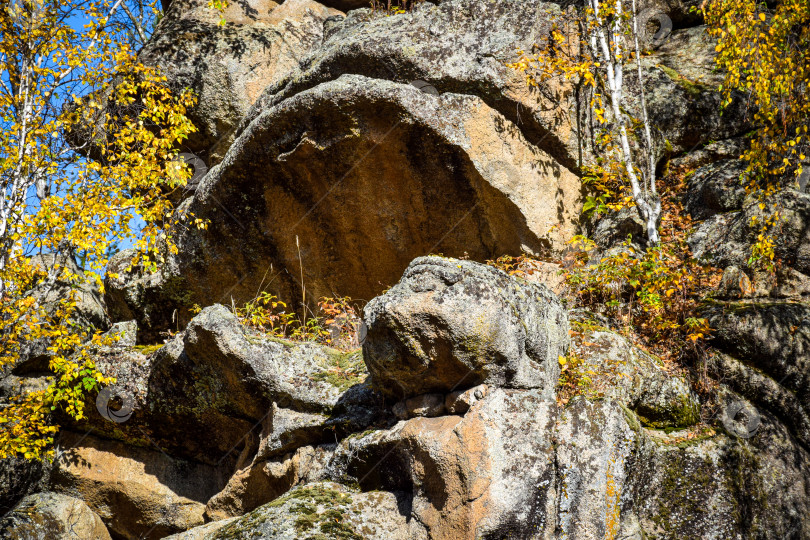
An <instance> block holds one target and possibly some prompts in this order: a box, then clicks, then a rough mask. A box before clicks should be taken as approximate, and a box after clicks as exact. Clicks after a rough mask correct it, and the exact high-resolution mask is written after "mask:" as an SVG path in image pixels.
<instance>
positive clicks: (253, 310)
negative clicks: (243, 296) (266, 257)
mask: <svg viewBox="0 0 810 540" xmlns="http://www.w3.org/2000/svg"><path fill="white" fill-rule="evenodd" d="M195 307H196V306H195ZM231 310H232V311H233V313H234V314H235V315H236V316H237V317H239V319H240V320H241V321H242V323H243V324H246V325H248V326H250V327H253V328H255V329H257V330H259V331H261V332H263V333H265V334H267V335H269V336H271V337H274V338H278V339H289V340H292V341H315V342H318V343H322V344H324V345H329V346H331V347H335V348H338V349H343V350H352V349H356V348H357V347H359V346H360V338H359V334H360V327H361V325H362V321H361V320H360V316H359V309H358V308H357V307H355V305H354V304H353V302H352V300H351V298H348V297H338V298H331V297H322V298H321V299H320V300H319V301H318V304H317V311H316V312H315V313H313V314H311V316H308V317H307V318H306V319H305V320H303V321H302V320H301V317H299V315H298V314H297V313H295V312H288V311H287V304H286V303H284V302H282V301H281V300H279V299H278V298H277V297H276V296H274V295H272V294H270V293H269V292H262V293H261V294H259V295H258V296H257V297H256V298H254V299H253V300H251V301H250V302H247V303H246V304H245V305H244V306H243V307H236V306H232V307H231ZM196 311H198V312H199V309H198V308H197V309H196ZM305 313H306V312H305Z"/></svg>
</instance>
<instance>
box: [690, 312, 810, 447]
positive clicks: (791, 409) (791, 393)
mask: <svg viewBox="0 0 810 540" xmlns="http://www.w3.org/2000/svg"><path fill="white" fill-rule="evenodd" d="M703 316H704V317H706V318H707V319H708V321H709V323H710V324H711V326H712V328H713V329H714V340H713V343H714V344H715V346H716V347H718V348H719V349H721V350H722V351H724V352H725V353H727V354H725V355H722V354H721V355H718V357H717V358H716V359H714V362H713V368H714V371H715V372H716V373H717V375H718V376H722V377H723V378H724V379H726V380H727V384H728V385H729V386H730V387H731V388H733V389H734V390H735V391H737V392H739V393H741V394H743V395H744V396H745V397H746V398H748V399H749V400H751V401H753V402H755V403H756V404H757V405H758V406H760V407H762V408H765V409H767V410H769V411H770V412H771V413H772V414H774V415H776V416H777V417H779V418H780V419H781V420H782V421H783V422H785V423H786V424H787V425H788V426H789V427H790V428H791V430H792V431H793V433H794V436H796V437H797V438H798V439H799V440H801V441H802V442H803V443H804V444H805V445H806V446H807V447H808V448H810V397H809V395H808V389H810V329H809V328H810V326H808V325H809V324H810V305H808V304H807V303H800V302H790V303H789V302H777V301H773V300H767V299H759V300H754V301H733V302H712V303H711V304H708V305H706V306H704V308H703Z"/></svg>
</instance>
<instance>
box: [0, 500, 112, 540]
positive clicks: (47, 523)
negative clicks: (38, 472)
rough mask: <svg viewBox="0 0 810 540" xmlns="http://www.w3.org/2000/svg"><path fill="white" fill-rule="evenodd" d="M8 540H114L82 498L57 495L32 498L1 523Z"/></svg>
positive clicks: (2, 530)
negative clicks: (81, 539) (82, 539)
mask: <svg viewBox="0 0 810 540" xmlns="http://www.w3.org/2000/svg"><path fill="white" fill-rule="evenodd" d="M0 536H2V537H3V538H5V539H6V540H74V539H76V538H87V539H92V540H111V538H110V533H109V532H108V531H107V528H106V527H105V526H104V523H102V521H101V518H99V517H98V515H96V514H95V513H94V512H93V511H92V510H91V509H90V508H89V507H88V506H87V505H86V504H85V503H84V502H82V501H81V500H80V499H76V498H73V497H69V496H67V495H59V494H57V493H37V494H34V495H29V496H28V497H26V498H25V499H23V500H22V501H20V503H19V504H18V505H17V506H15V507H14V509H13V510H12V511H11V512H9V513H7V514H6V515H5V516H4V517H3V519H2V520H1V521H0Z"/></svg>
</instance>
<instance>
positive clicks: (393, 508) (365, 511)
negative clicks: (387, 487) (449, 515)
mask: <svg viewBox="0 0 810 540" xmlns="http://www.w3.org/2000/svg"><path fill="white" fill-rule="evenodd" d="M201 529H202V530H200V531H198V530H195V529H192V530H190V531H188V532H186V533H183V534H178V535H176V536H172V537H170V538H171V539H172V540H226V539H230V538H274V539H278V540H296V539H298V538H340V539H344V538H345V539H356V538H386V539H387V538H390V539H391V540H410V539H421V538H425V535H424V532H423V529H422V527H421V526H420V525H419V524H417V523H415V522H414V521H412V520H408V519H407V518H406V516H405V515H403V514H402V511H401V503H400V501H399V500H398V499H397V497H396V496H395V495H394V494H392V493H385V492H373V493H358V492H357V491H356V490H353V489H351V488H348V487H346V486H344V485H341V484H336V483H334V482H318V483H313V484H307V485H306V486H302V487H299V488H296V489H294V490H292V491H290V492H289V493H288V494H286V495H284V496H283V497H280V498H278V499H276V500H275V501H273V502H271V503H268V504H266V505H264V506H262V507H260V508H257V509H256V510H254V511H253V512H250V513H249V514H246V515H244V516H242V517H241V518H236V519H231V520H228V521H226V522H220V523H214V524H211V525H207V526H203V527H202V528H201Z"/></svg>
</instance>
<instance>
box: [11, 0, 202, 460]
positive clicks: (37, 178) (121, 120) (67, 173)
mask: <svg viewBox="0 0 810 540" xmlns="http://www.w3.org/2000/svg"><path fill="white" fill-rule="evenodd" d="M127 1H128V0H69V1H64V0H9V1H7V2H4V3H3V4H2V7H0V299H1V300H2V302H1V303H0V369H2V368H4V367H5V366H8V365H15V364H16V363H18V362H19V361H21V360H23V359H24V358H23V356H22V355H23V352H24V348H25V346H26V344H30V343H33V342H41V343H44V344H45V346H46V347H47V356H48V357H49V365H50V370H51V372H52V374H53V377H52V378H51V383H50V385H49V387H48V388H47V389H46V390H44V391H41V392H34V393H31V394H28V395H23V396H17V397H15V398H13V399H12V400H11V403H10V405H8V406H6V407H5V408H4V409H2V411H0V457H5V456H8V455H15V454H21V455H24V456H26V457H30V458H38V457H42V455H43V454H44V453H47V448H48V445H49V443H50V440H51V437H52V435H53V433H54V431H55V429H56V428H55V426H53V425H52V423H51V420H50V414H51V412H52V411H53V410H55V409H56V408H60V409H62V410H64V411H65V412H66V413H67V414H69V415H72V416H74V417H76V418H81V417H82V416H83V414H84V412H83V409H84V395H85V394H86V393H87V392H89V391H91V390H93V389H95V388H96V387H97V386H98V385H99V384H104V383H108V382H110V380H109V379H107V378H106V377H105V376H104V375H103V374H102V373H100V372H99V371H98V370H97V369H96V367H95V365H94V363H93V361H92V355H91V354H90V350H91V348H92V347H94V346H98V345H99V344H100V343H101V338H100V337H99V335H98V330H99V329H95V328H82V327H77V326H76V325H75V324H72V323H71V320H72V315H73V313H74V312H75V308H76V297H75V294H71V295H68V297H66V298H62V299H61V300H60V301H58V302H57V303H56V305H51V306H50V307H48V308H47V309H46V308H45V307H44V306H42V305H40V302H39V301H38V298H39V297H41V296H43V295H47V291H48V289H49V288H52V287H53V286H55V284H56V283H57V282H59V283H61V284H64V283H68V284H72V285H74V286H75V287H77V288H78V287H80V286H81V285H82V284H88V283H95V284H96V286H98V287H102V283H101V276H102V273H103V271H104V268H105V267H106V265H107V259H108V256H109V251H110V250H109V248H110V246H111V245H113V244H115V243H117V242H122V241H127V242H131V243H133V244H135V245H136V247H138V248H139V252H140V254H141V256H140V262H143V263H144V264H145V265H146V266H147V267H150V266H151V267H154V266H155V265H156V264H157V263H159V262H160V258H161V256H162V255H161V254H162V253H163V251H162V249H166V248H165V246H167V245H168V246H169V249H171V242H170V239H168V238H167V237H166V234H165V232H164V230H165V227H166V225H168V224H169V223H174V222H176V221H177V220H178V219H180V216H177V215H175V213H174V211H173V208H172V205H171V203H170V201H169V199H168V197H167V192H170V191H171V190H173V189H179V188H180V187H182V185H183V184H184V182H185V179H187V178H188V176H189V174H190V171H180V172H178V171H173V170H169V168H177V167H178V166H179V165H178V162H177V161H175V160H174V158H175V156H176V155H177V150H176V148H177V147H178V146H179V144H180V142H181V141H182V140H183V139H184V138H185V137H187V135H188V134H189V133H190V132H191V131H192V130H193V129H194V128H193V126H192V124H191V123H190V121H189V120H188V118H187V117H186V115H185V113H186V110H187V109H188V107H190V106H191V105H192V104H193V96H191V95H188V94H183V95H173V94H172V93H171V92H170V91H169V89H168V87H167V85H166V84H165V81H164V80H163V78H162V77H161V76H160V75H159V74H158V73H156V72H155V71H154V70H152V69H149V68H147V67H145V66H142V65H140V64H139V63H138V62H137V59H136V56H135V51H134V49H133V46H132V44H131V38H132V27H131V26H129V27H127V26H126V25H125V24H124V22H122V21H125V20H127V19H129V15H127V14H126V13H125V10H124V8H125V7H126V9H128V10H130V12H131V13H132V15H133V17H135V13H136V11H133V10H134V9H135V8H136V7H137V6H136V5H135V4H134V3H132V2H130V3H129V4H126V3H125V2H127ZM121 14H124V15H125V17H126V19H120V18H118V17H119V16H120V15H121ZM116 21H117V22H116ZM142 30H143V27H141V30H140V31H142ZM140 31H139V30H137V29H136V30H134V33H135V34H139V32H140ZM144 35H145V34H144ZM88 120H92V121H91V122H89V123H88ZM88 155H93V156H94V158H95V159H89V158H87V157H86V156H88ZM136 221H138V222H140V223H143V224H144V225H143V230H136V227H135V226H134V223H135V222H136ZM77 253H81V254H82V256H83V259H84V268H81V269H80V270H79V271H78V272H76V271H75V265H74V264H68V262H67V261H71V260H72V259H74V258H75V255H76V254H77ZM35 255H47V256H48V257H49V260H51V261H53V262H54V264H51V265H47V266H43V265H42V264H39V265H38V264H36V259H35V258H34V256H35ZM60 261H61V262H60Z"/></svg>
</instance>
